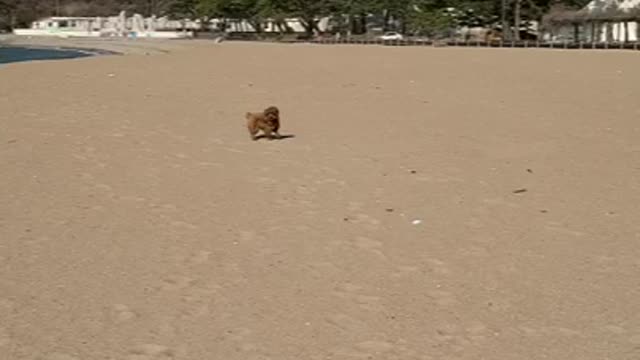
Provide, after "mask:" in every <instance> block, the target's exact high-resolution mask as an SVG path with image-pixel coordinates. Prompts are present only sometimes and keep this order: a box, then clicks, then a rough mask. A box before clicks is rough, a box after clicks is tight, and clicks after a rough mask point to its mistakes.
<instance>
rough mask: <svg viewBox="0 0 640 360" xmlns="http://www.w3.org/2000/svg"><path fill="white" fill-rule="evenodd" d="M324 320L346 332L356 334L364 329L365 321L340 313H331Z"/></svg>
mask: <svg viewBox="0 0 640 360" xmlns="http://www.w3.org/2000/svg"><path fill="white" fill-rule="evenodd" d="M325 321H326V322H327V323H328V324H330V325H332V326H335V327H337V328H339V329H341V330H342V331H344V332H345V333H347V334H358V333H360V332H361V331H363V330H365V329H366V324H365V323H363V322H362V321H360V320H358V319H356V318H354V317H351V316H349V315H347V314H342V313H338V314H331V315H329V316H327V318H326V319H325Z"/></svg>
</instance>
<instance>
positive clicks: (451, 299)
mask: <svg viewBox="0 0 640 360" xmlns="http://www.w3.org/2000/svg"><path fill="white" fill-rule="evenodd" d="M427 294H428V296H429V297H430V298H431V299H432V300H433V302H435V303H436V304H437V305H439V306H442V307H448V306H452V305H455V304H457V303H458V300H456V298H455V296H454V295H453V294H452V293H450V292H448V291H444V290H432V291H429V292H428V293H427Z"/></svg>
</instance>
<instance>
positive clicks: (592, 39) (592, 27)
mask: <svg viewBox="0 0 640 360" xmlns="http://www.w3.org/2000/svg"><path fill="white" fill-rule="evenodd" d="M591 42H592V43H593V42H596V23H595V21H594V22H592V23H591Z"/></svg>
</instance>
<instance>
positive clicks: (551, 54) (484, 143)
mask: <svg viewBox="0 0 640 360" xmlns="http://www.w3.org/2000/svg"><path fill="white" fill-rule="evenodd" d="M639 61H640V58H639V54H637V53H632V52H629V53H626V52H625V53H622V52H620V53H619V52H606V53H605V52H577V51H576V52H560V51H527V50H521V51H510V50H485V49H469V50H462V49H418V48H382V47H347V46H344V47H327V46H311V45H291V46H276V45H258V44H233V43H224V44H221V45H213V44H211V43H193V45H190V46H182V47H180V49H178V50H176V51H174V52H171V53H169V54H159V55H154V56H137V55H129V56H116V57H99V58H89V59H80V60H71V61H62V62H47V63H22V64H14V65H9V66H4V67H2V68H0V109H2V113H1V114H0V166H1V168H2V172H0V204H2V205H1V206H0V359H2V360H5V359H11V360H14V359H44V360H72V359H78V360H80V359H87V360H89V359H91V360H94V359H105V360H109V359H112V360H120V359H123V360H134V359H135V360H141V359H153V360H158V359H163V360H166V359H176V360H179V359H193V360H204V359H238V360H240V359H242V360H245V359H247V360H248V359H255V360H257V359H274V360H280V359H292V360H301V359H314V360H315V359H398V360H405V359H469V360H471V359H473V360H477V359H558V360H560V359H562V360H567V359H575V360H590V359H594V360H595V359H599V360H603V359H615V360H633V359H638V358H640V301H639V299H640V222H639V221H638V219H640V211H639V204H640V182H639V176H640V145H638V144H639V142H638V137H639V135H640V131H639V128H640V123H639V121H640V110H639V108H638V106H637V104H638V93H639V90H640V83H638V79H639V78H640V67H638V66H637V64H638V62H639ZM109 74H113V76H109ZM270 104H277V105H279V106H280V107H281V110H282V114H283V133H287V134H295V135H296V137H295V138H292V139H287V140H283V141H274V142H266V141H260V142H251V141H249V137H248V135H247V133H246V131H245V129H244V123H243V118H242V114H243V113H244V112H246V111H248V110H258V109H260V108H263V107H265V106H267V105H270ZM518 189H526V190H527V191H526V192H523V193H519V194H515V193H513V192H514V190H518ZM414 220H421V223H419V224H416V225H414V224H412V222H413V221H414Z"/></svg>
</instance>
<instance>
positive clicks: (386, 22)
mask: <svg viewBox="0 0 640 360" xmlns="http://www.w3.org/2000/svg"><path fill="white" fill-rule="evenodd" d="M390 16H391V14H390V13H389V10H384V23H383V25H382V31H388V30H389V18H390Z"/></svg>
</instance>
